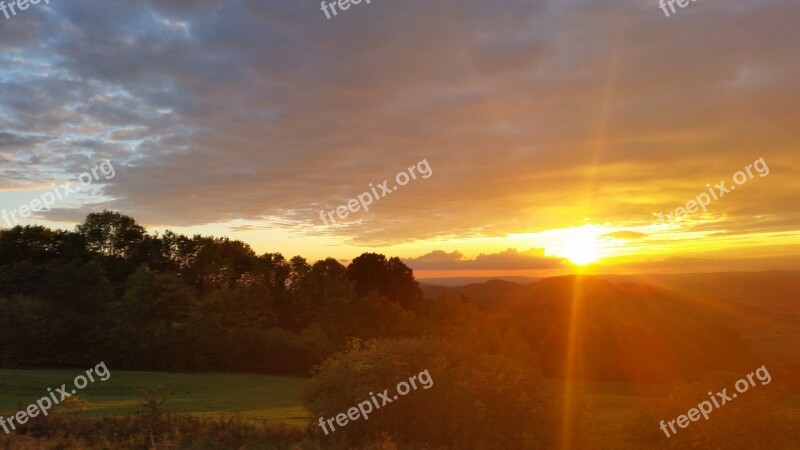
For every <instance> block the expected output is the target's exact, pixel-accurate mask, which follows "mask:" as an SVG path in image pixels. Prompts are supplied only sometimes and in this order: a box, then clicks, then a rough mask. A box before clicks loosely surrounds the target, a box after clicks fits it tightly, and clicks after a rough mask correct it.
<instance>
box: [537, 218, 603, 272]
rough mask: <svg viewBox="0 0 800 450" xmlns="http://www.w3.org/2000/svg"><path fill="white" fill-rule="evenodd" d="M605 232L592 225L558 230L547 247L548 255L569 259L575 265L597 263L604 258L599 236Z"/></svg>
mask: <svg viewBox="0 0 800 450" xmlns="http://www.w3.org/2000/svg"><path fill="white" fill-rule="evenodd" d="M602 234H603V230H601V229H600V228H598V227H595V226H592V225H586V226H582V227H579V228H568V229H563V230H558V234H554V235H553V236H552V238H551V239H549V241H550V242H549V243H548V244H547V245H546V247H545V249H546V253H547V254H550V255H555V256H560V257H562V258H567V259H568V260H570V262H572V263H573V264H575V265H578V266H583V265H586V264H591V263H593V262H597V261H598V260H600V258H601V257H602V255H601V252H600V242H599V240H598V238H599V236H600V235H602Z"/></svg>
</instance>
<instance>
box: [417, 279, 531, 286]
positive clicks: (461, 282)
mask: <svg viewBox="0 0 800 450" xmlns="http://www.w3.org/2000/svg"><path fill="white" fill-rule="evenodd" d="M492 280H502V281H508V282H511V283H517V284H524V285H526V284H533V283H535V282H537V281H539V280H541V278H534V277H454V278H421V279H418V280H417V281H419V282H420V283H424V284H428V285H437V286H449V287H457V286H466V285H468V284H475V283H485V282H487V281H492Z"/></svg>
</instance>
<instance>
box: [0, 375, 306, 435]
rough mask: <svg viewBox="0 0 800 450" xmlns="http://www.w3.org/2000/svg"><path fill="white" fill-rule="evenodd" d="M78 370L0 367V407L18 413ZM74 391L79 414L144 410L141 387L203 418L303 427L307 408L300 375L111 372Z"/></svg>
mask: <svg viewBox="0 0 800 450" xmlns="http://www.w3.org/2000/svg"><path fill="white" fill-rule="evenodd" d="M81 373H82V370H81V369H75V370H0V411H1V412H4V413H13V412H16V411H18V410H20V409H22V408H24V407H25V406H27V405H28V404H30V403H33V402H35V401H36V400H38V399H39V398H41V397H43V396H45V395H47V388H48V387H49V388H52V389H53V390H55V389H56V388H58V387H61V385H62V384H65V383H66V384H67V388H68V391H69V390H71V389H72V388H73V386H72V381H73V380H74V378H75V377H76V376H77V375H80V374H81ZM95 378H96V381H95V382H94V383H90V384H89V385H88V386H87V387H86V388H85V389H83V390H81V391H79V392H78V396H79V398H80V399H82V400H83V401H85V402H86V408H85V411H84V413H83V414H87V415H95V416H108V415H119V414H127V413H135V412H141V411H144V407H143V406H142V405H141V402H142V401H143V400H144V395H143V393H142V391H143V390H144V389H151V390H152V389H159V390H161V391H163V392H168V393H169V394H170V395H169V400H168V401H167V403H166V404H165V405H164V409H165V410H167V411H173V412H179V413H189V414H192V415H198V416H204V417H221V416H233V415H238V416H239V417H241V418H242V419H245V420H247V421H253V422H255V423H259V422H261V423H268V424H284V425H290V426H297V427H302V426H305V425H306V424H307V423H308V412H307V411H306V410H305V408H304V407H303V405H302V402H301V400H300V389H301V388H302V386H303V384H304V383H305V381H306V380H305V379H304V378H297V377H283V376H271V375H255V374H233V373H198V374H192V373H162V372H120V371H117V372H114V371H112V372H111V377H110V378H109V379H108V380H106V381H102V382H101V381H99V379H97V377H95Z"/></svg>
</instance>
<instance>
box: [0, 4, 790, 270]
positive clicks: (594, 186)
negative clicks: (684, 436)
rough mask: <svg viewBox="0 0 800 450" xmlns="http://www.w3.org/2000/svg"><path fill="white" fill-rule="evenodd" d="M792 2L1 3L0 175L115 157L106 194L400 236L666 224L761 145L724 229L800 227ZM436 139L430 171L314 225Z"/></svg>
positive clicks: (207, 217) (182, 209) (192, 211)
mask: <svg viewBox="0 0 800 450" xmlns="http://www.w3.org/2000/svg"><path fill="white" fill-rule="evenodd" d="M797 17H800V3H798V2H796V1H793V0H764V1H758V2H752V1H743V0H731V1H726V2H700V3H697V4H692V7H691V8H686V9H683V10H680V11H679V13H678V14H676V15H674V16H672V17H669V18H665V17H664V16H663V13H662V12H661V11H660V10H659V9H658V7H657V2H655V1H652V2H642V1H639V0H635V1H634V0H625V1H618V2H611V3H609V2H605V1H603V2H601V1H592V0H566V1H565V0H558V1H555V0H553V1H535V0H524V1H523V0H503V1H502V2H488V1H485V0H484V1H477V0H459V1H455V0H449V1H442V2H433V3H432V2H426V1H421V0H404V1H402V2H388V1H373V2H372V4H371V5H369V6H366V5H364V4H362V5H359V7H357V8H350V9H349V10H348V11H346V12H343V13H342V14H340V15H339V16H337V17H335V18H333V19H331V20H326V19H325V15H324V13H322V12H321V11H320V10H319V5H318V3H316V2H307V3H303V2H286V1H278V0H258V1H256V0H252V1H244V0H242V1H239V0H230V1H222V0H202V1H198V0H192V1H191V2H190V1H186V0H182V1H179V0H159V1H140V2H133V1H126V0H75V1H69V2H51V4H50V5H49V6H45V5H44V4H40V5H39V6H37V7H36V8H31V9H29V10H28V11H27V12H26V13H25V14H23V15H19V16H17V17H14V18H12V19H10V20H6V21H2V23H0V55H2V56H0V67H2V68H0V172H2V175H3V176H2V179H1V181H0V188H6V189H9V188H14V189H19V188H26V187H32V186H40V185H46V184H49V183H51V182H54V181H56V180H58V179H63V178H68V177H70V176H75V175H77V174H78V173H81V172H83V171H85V170H86V169H87V168H88V167H91V166H93V165H94V163H95V162H96V161H98V160H101V159H110V160H112V161H113V162H114V164H115V167H116V169H117V176H116V177H115V178H114V179H113V180H110V183H109V184H108V185H107V186H105V188H104V194H105V195H106V197H105V198H106V199H107V201H106V202H105V203H103V204H95V205H92V206H91V208H94V209H96V208H100V207H104V206H105V207H109V208H113V209H117V210H120V211H123V212H125V213H127V214H130V215H132V216H134V217H135V218H136V219H137V220H139V221H141V222H144V223H146V224H152V225H167V226H182V225H198V224H207V223H214V222H226V221H231V220H236V219H239V220H244V221H250V222H252V223H256V224H261V226H267V227H269V226H291V227H298V226H299V227H300V228H299V229H302V230H304V231H305V232H312V233H325V234H333V235H337V236H341V237H343V238H345V239H346V240H349V241H351V242H357V243H396V242H404V241H407V240H413V239H429V238H433V237H437V236H438V237H445V236H446V237H449V238H465V237H474V236H504V235H506V234H508V233H522V232H531V231H538V230H545V229H548V228H552V227H559V226H571V225H574V224H576V223H579V222H580V221H582V220H583V218H584V217H591V218H592V219H594V220H601V221H606V222H611V223H624V224H628V225H636V224H642V223H650V222H652V220H653V218H652V213H653V212H655V211H666V210H670V209H674V208H675V207H677V206H680V205H681V204H683V203H685V202H686V200H688V199H691V198H693V196H694V195H696V193H697V192H700V191H702V190H703V187H704V186H705V183H716V182H717V181H718V180H719V179H722V178H728V177H730V175H731V174H732V173H733V172H734V171H736V170H739V169H740V168H741V167H742V166H743V165H745V164H747V163H749V162H751V161H753V160H755V159H756V158H758V157H761V156H763V157H765V159H766V161H767V162H768V163H769V164H770V168H771V169H772V172H771V174H770V177H769V178H766V179H764V180H759V182H758V183H752V186H750V185H748V186H747V188H746V189H745V190H743V191H741V193H740V192H739V191H737V193H736V195H735V196H731V197H730V199H727V198H726V199H725V201H724V202H717V203H716V204H714V205H713V206H714V211H713V212H714V214H716V215H718V216H719V217H724V220H725V226H724V228H725V230H724V231H725V232H729V233H736V232H737V231H738V230H741V231H742V232H743V231H749V230H754V229H755V230H759V231H787V230H796V229H797V228H798V227H797V224H798V220H799V219H800V217H799V216H798V214H800V213H799V212H798V210H797V208H787V205H797V204H799V203H800V202H799V200H800V198H798V195H799V194H798V192H800V189H798V184H800V181H798V178H797V177H796V171H795V170H794V169H795V168H797V167H798V162H800V161H798V152H797V148H798V144H800V142H798V141H800V139H799V138H800V136H798V132H797V126H796V123H797V118H798V117H797V106H796V99H797V98H798V96H799V95H800V83H798V81H800V67H799V65H800V62H799V61H798V59H797V58H796V46H797V42H798V38H800V29H798V28H797V26H796V18H797ZM423 158H426V159H427V160H428V161H429V162H430V165H431V167H433V169H434V173H435V174H434V175H433V177H431V178H430V179H428V180H424V181H421V182H415V183H411V184H410V185H408V186H406V187H404V188H403V189H402V191H401V192H398V193H397V194H394V195H392V196H391V197H390V198H387V199H386V200H384V201H381V202H378V203H377V204H376V205H375V207H374V208H373V209H372V210H371V211H370V212H369V213H368V214H358V215H354V220H353V221H350V222H348V223H347V224H345V225H343V226H339V227H328V228H325V229H317V228H316V225H319V217H318V211H319V210H320V209H332V208H335V207H336V206H337V205H340V204H342V203H344V202H346V200H347V199H350V198H353V197H355V196H356V195H358V194H359V193H361V192H363V191H364V190H366V189H367V186H368V184H369V183H378V182H381V181H383V180H384V179H387V178H390V177H393V176H394V175H395V174H396V173H397V172H399V171H401V170H404V169H405V168H407V167H408V166H409V165H410V164H413V163H416V162H417V161H419V160H421V159H423ZM87 208H88V207H87ZM86 212H87V211H86V208H84V209H69V210H64V209H62V210H57V211H53V212H52V213H49V216H48V218H50V219H53V220H79V219H80V218H81V217H82V216H83V215H84V214H85V213H86ZM629 237H631V236H629ZM433 257H443V258H445V260H446V259H447V257H448V255H444V254H441V255H426V256H425V257H423V258H420V261H418V263H420V264H422V263H424V262H425V258H428V259H430V258H433ZM450 257H452V255H450ZM487 258H489V256H485V257H484V259H487ZM520 258H523V256H521V255H512V254H508V255H504V256H503V260H504V261H510V262H509V264H510V265H512V266H513V265H515V264H517V262H516V261H517V260H518V259H520ZM479 259H480V258H479ZM528 259H530V258H528ZM534 260H535V261H536V262H535V264H539V263H541V264H551V263H553V262H552V261H549V260H547V259H544V258H539V259H537V258H534ZM445 262H446V263H447V265H456V266H458V265H464V264H469V263H466V262H464V261H460V260H459V259H451V260H449V261H445ZM484 263H487V264H488V265H490V266H491V265H492V264H495V263H488V259H487V260H486V261H484ZM497 264H498V265H502V266H506V265H508V264H500V263H497ZM483 265H486V264H483Z"/></svg>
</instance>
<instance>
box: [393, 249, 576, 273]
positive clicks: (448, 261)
mask: <svg viewBox="0 0 800 450" xmlns="http://www.w3.org/2000/svg"><path fill="white" fill-rule="evenodd" d="M403 262H405V263H406V264H407V265H408V266H409V267H411V268H412V269H414V270H467V269H470V270H519V269H523V270H524V269H556V268H563V267H564V264H565V262H566V260H565V259H563V258H555V257H548V256H545V255H544V250H542V249H535V248H534V249H530V250H527V251H524V252H520V251H517V250H516V249H513V248H510V249H508V250H505V251H503V252H500V253H489V254H483V253H481V254H480V255H478V256H477V257H475V259H466V258H464V255H463V254H462V253H461V252H459V251H453V252H452V253H447V252H445V251H442V250H434V251H432V252H430V253H428V254H426V255H423V256H420V257H418V258H410V259H405V260H403Z"/></svg>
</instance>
